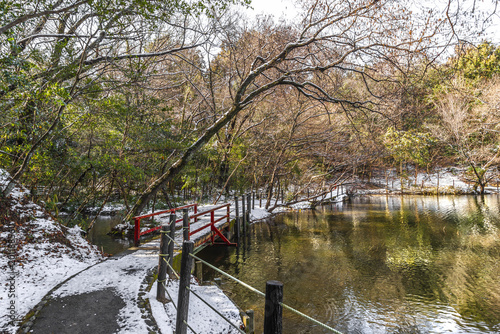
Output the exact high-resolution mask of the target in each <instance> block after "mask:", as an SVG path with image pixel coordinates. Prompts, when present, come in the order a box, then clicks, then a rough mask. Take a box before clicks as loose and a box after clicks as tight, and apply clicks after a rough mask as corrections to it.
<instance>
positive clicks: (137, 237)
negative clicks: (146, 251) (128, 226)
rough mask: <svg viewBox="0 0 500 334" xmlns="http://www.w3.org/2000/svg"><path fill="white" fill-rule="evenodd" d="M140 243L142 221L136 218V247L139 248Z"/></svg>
mask: <svg viewBox="0 0 500 334" xmlns="http://www.w3.org/2000/svg"><path fill="white" fill-rule="evenodd" d="M140 242H141V220H140V219H139V218H135V220H134V245H135V247H138V246H139V243H140Z"/></svg>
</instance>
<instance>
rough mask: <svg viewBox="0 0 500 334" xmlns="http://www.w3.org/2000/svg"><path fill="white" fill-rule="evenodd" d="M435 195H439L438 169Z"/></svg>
mask: <svg viewBox="0 0 500 334" xmlns="http://www.w3.org/2000/svg"><path fill="white" fill-rule="evenodd" d="M436 195H439V171H438V183H437V188H436Z"/></svg>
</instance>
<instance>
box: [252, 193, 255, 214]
mask: <svg viewBox="0 0 500 334" xmlns="http://www.w3.org/2000/svg"><path fill="white" fill-rule="evenodd" d="M253 209H255V191H252V210H253Z"/></svg>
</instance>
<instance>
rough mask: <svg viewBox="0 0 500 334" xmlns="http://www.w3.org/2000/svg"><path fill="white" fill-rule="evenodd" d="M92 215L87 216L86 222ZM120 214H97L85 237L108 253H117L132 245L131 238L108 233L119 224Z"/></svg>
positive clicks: (90, 219)
mask: <svg viewBox="0 0 500 334" xmlns="http://www.w3.org/2000/svg"><path fill="white" fill-rule="evenodd" d="M93 218H94V217H90V218H88V222H90V221H92V219H93ZM121 221H122V216H120V215H116V216H98V217H97V219H96V221H95V224H94V227H93V228H92V229H91V230H90V233H89V235H88V236H87V238H88V239H89V241H90V242H91V243H92V244H94V245H96V246H97V247H99V249H102V251H103V252H105V253H108V254H118V253H120V252H123V251H125V250H127V249H128V248H130V247H132V246H133V245H134V242H133V240H131V239H129V238H126V237H123V238H121V237H116V236H111V235H108V233H109V232H110V231H111V229H112V228H113V227H115V226H116V225H118V224H120V223H121Z"/></svg>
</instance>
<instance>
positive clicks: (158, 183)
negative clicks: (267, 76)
mask: <svg viewBox="0 0 500 334" xmlns="http://www.w3.org/2000/svg"><path fill="white" fill-rule="evenodd" d="M241 109H242V108H241V107H240V106H239V105H237V104H235V105H234V106H233V107H232V108H231V110H230V111H229V112H227V113H226V114H225V115H224V116H223V117H222V118H220V119H219V120H218V121H217V122H215V123H214V124H213V125H212V126H210V127H209V128H208V129H207V130H205V132H204V133H203V134H202V135H201V136H200V137H199V138H198V140H196V142H194V143H193V144H192V145H191V146H190V147H189V148H188V149H187V150H186V151H185V152H184V153H183V154H182V155H181V156H180V157H179V159H177V161H176V162H175V163H174V164H173V165H172V166H170V168H168V169H167V171H166V172H165V173H163V175H161V176H160V177H159V178H158V179H156V180H155V181H154V182H152V183H151V184H150V185H149V187H148V188H147V189H146V190H145V191H144V192H143V193H142V194H141V196H140V197H139V199H137V202H136V203H135V204H134V206H133V207H132V208H131V209H130V210H129V212H128V213H127V215H126V216H125V218H124V221H130V220H131V219H132V217H134V216H137V215H138V214H140V213H141V212H142V210H143V209H144V207H145V206H146V205H147V203H148V202H149V201H150V200H151V199H152V198H153V196H154V195H155V194H156V193H157V192H158V190H160V189H161V188H162V187H163V186H164V185H166V184H167V183H168V182H169V181H171V180H173V178H174V177H175V176H176V175H177V174H178V173H179V172H180V171H181V170H182V169H183V168H184V167H185V166H186V165H187V163H188V162H189V160H190V159H191V158H192V157H193V155H194V153H195V152H196V151H198V150H199V149H200V148H201V147H203V146H204V145H205V144H206V143H207V142H208V141H209V140H210V139H211V138H212V137H213V136H214V135H215V134H216V133H217V132H218V131H219V130H220V129H222V128H223V127H224V126H225V125H226V124H227V123H228V122H229V121H230V120H231V119H232V118H234V117H235V116H236V115H237V114H238V112H239V111H240V110H241Z"/></svg>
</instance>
